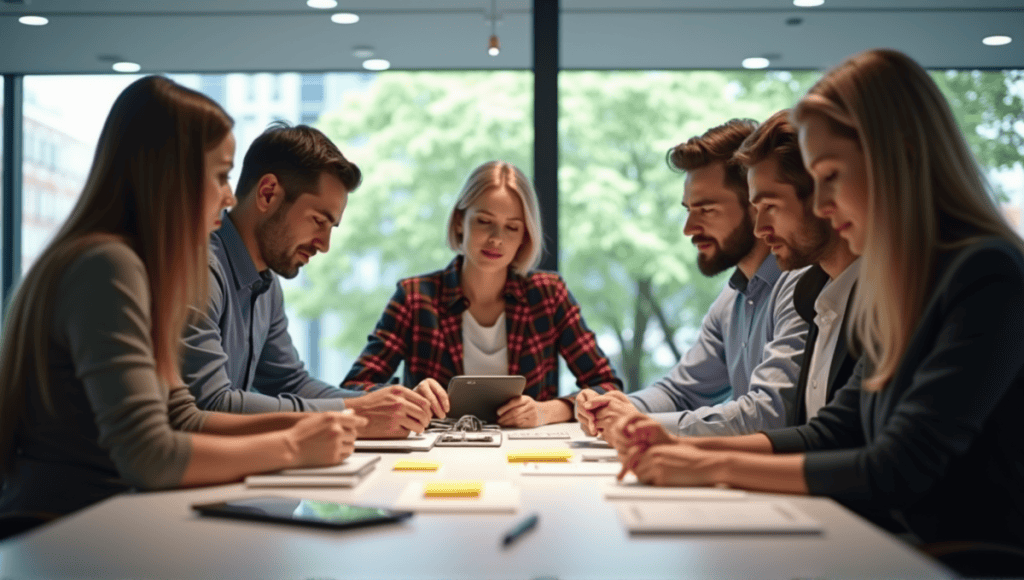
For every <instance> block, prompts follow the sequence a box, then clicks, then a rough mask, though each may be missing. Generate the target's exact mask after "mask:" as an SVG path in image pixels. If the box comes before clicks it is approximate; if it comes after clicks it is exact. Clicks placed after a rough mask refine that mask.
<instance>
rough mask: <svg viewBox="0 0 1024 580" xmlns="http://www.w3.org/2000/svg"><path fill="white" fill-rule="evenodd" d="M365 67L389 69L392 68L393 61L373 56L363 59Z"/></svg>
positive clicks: (367, 68)
mask: <svg viewBox="0 0 1024 580" xmlns="http://www.w3.org/2000/svg"><path fill="white" fill-rule="evenodd" d="M363 68H365V69H366V70H388V69H389V68H391V63H390V62H388V61H386V60H384V59H383V58H371V59H369V60H364V61H363Z"/></svg>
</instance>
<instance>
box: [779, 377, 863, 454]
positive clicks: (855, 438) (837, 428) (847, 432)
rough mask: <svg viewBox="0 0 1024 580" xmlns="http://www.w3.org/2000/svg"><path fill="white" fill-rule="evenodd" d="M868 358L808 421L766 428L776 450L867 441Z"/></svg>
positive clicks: (814, 448)
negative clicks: (863, 411)
mask: <svg viewBox="0 0 1024 580" xmlns="http://www.w3.org/2000/svg"><path fill="white" fill-rule="evenodd" d="M866 368H867V361H866V359H865V358H863V357H861V359H860V360H858V361H857V364H856V366H854V368H853V372H852V374H851V375H850V379H849V380H848V381H847V382H846V384H845V385H843V386H842V387H840V388H839V389H838V390H836V392H835V395H834V396H833V397H832V400H831V401H830V402H829V403H828V404H827V405H825V406H824V407H822V408H821V410H819V411H818V414H817V415H815V416H814V417H812V418H811V420H810V421H808V422H807V424H806V425H799V426H796V427H788V428H785V429H775V430H772V431H764V434H765V435H766V436H767V437H768V440H769V441H771V443H772V450H773V451H774V452H775V453H797V452H805V451H817V450H827V449H848V448H851V447H860V446H862V445H864V429H863V428H862V427H861V422H860V397H861V389H860V385H861V381H862V379H863V377H864V373H865V369H866Z"/></svg>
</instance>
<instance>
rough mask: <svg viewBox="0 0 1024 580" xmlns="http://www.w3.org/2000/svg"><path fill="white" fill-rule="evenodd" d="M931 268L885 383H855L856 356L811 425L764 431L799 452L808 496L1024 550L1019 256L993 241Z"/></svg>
mask: <svg viewBox="0 0 1024 580" xmlns="http://www.w3.org/2000/svg"><path fill="white" fill-rule="evenodd" d="M935 272H936V273H935V276H934V279H935V280H936V282H937V283H936V284H934V285H933V286H934V288H935V291H934V293H933V294H932V296H931V298H930V300H929V301H928V302H927V304H926V305H925V307H924V310H923V311H922V315H921V317H920V322H919V324H918V326H917V328H916V329H915V331H914V333H913V334H912V335H911V339H910V342H909V344H908V347H907V350H906V352H905V353H904V355H903V359H902V360H901V362H900V365H899V367H898V368H897V370H896V373H895V374H894V375H893V377H892V379H891V380H890V381H889V382H888V383H887V384H886V385H885V386H884V388H882V389H881V390H879V391H876V392H868V391H865V390H862V389H861V380H862V377H865V376H868V375H869V373H870V368H868V366H867V362H866V359H862V360H861V361H858V363H857V366H856V368H855V369H854V372H853V375H852V376H851V378H850V381H849V382H848V383H847V384H846V385H844V386H843V387H842V388H840V389H839V391H837V392H836V394H835V397H834V398H833V400H832V402H831V403H830V404H828V405H827V406H825V407H824V408H822V410H821V412H819V413H818V415H817V416H816V417H814V418H812V419H811V420H810V422H809V423H808V424H807V425H803V426H799V427H791V428H788V429H781V430H778V431H770V432H768V433H766V435H767V436H768V438H769V439H770V440H771V442H772V446H773V449H774V450H775V452H777V453H784V452H801V451H803V452H806V456H805V461H804V474H805V476H806V481H807V487H808V489H809V490H810V493H811V494H814V495H827V496H831V497H833V498H835V499H837V500H839V501H841V502H842V503H844V504H845V505H847V506H848V507H850V508H852V509H854V510H855V511H858V512H860V513H861V514H863V515H865V517H868V518H871V517H872V514H887V515H890V516H892V517H893V518H895V519H896V520H898V521H900V522H902V524H903V525H904V526H905V527H906V528H907V529H908V530H909V531H910V532H912V533H914V534H915V535H917V536H918V538H919V539H921V540H922V541H925V542H939V541H954V540H979V541H996V542H1003V543H1009V544H1013V545H1017V546H1022V547H1024V492H1022V491H1021V490H1024V444H1022V443H1024V420H1021V411H1022V409H1024V256H1022V255H1021V253H1020V251H1019V250H1018V249H1017V248H1016V247H1015V246H1013V245H1011V244H1010V243H1008V242H1005V241H1002V240H993V239H988V240H985V241H981V242H977V243H974V244H971V245H970V246H968V247H966V248H963V249H959V250H954V251H950V252H947V253H945V254H944V255H942V256H940V259H939V260H938V263H937V264H936V270H935ZM860 283H861V284H870V283H871V280H870V279H862V280H860Z"/></svg>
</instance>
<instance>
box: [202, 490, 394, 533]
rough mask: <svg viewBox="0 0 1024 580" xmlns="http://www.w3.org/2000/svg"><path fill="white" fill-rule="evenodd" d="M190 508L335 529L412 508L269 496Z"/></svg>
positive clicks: (386, 518) (391, 517)
mask: <svg viewBox="0 0 1024 580" xmlns="http://www.w3.org/2000/svg"><path fill="white" fill-rule="evenodd" d="M192 509H194V510H196V511H197V512H199V513H201V514H203V515H207V516H219V517H226V518H238V519H244V520H258V521H264V522H284V523H289V524H299V525H303V526H315V527H322V528H334V529H345V528H357V527H360V526H371V525H374V524H383V523H388V522H399V521H402V520H405V519H407V518H409V517H410V516H411V515H412V512H409V511H395V510H389V509H383V508H376V507H365V506H357V505H350V504H344V503H335V502H333V501H320V500H313V499H295V498H290V497H271V496H263V497H250V498H243V499H235V500H230V501H222V502H215V503H204V504H195V505H193V506H192Z"/></svg>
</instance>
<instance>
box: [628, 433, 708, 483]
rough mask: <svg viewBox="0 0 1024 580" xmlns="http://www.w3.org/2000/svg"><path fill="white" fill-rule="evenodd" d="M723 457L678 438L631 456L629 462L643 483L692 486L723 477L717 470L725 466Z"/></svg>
mask: <svg viewBox="0 0 1024 580" xmlns="http://www.w3.org/2000/svg"><path fill="white" fill-rule="evenodd" d="M637 449H639V447H637ZM721 458H722V454H721V453H716V452H714V451H706V450H703V449H698V448H697V447H695V446H693V445H691V444H690V443H687V442H685V441H678V442H676V443H673V444H667V445H666V444H661V445H655V446H653V447H650V448H648V449H647V450H646V452H644V453H640V454H638V455H635V456H634V455H630V457H629V458H628V459H627V460H626V461H628V462H629V466H630V467H629V469H631V470H632V471H633V473H635V474H636V478H637V480H639V481H640V482H641V483H646V484H647V485H657V486H679V487H681V486H686V487H693V486H708V485H714V484H716V483H718V481H720V480H721V477H720V474H719V469H718V467H719V466H721V465H722V462H721V461H720V459H721ZM623 467H626V464H623Z"/></svg>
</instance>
